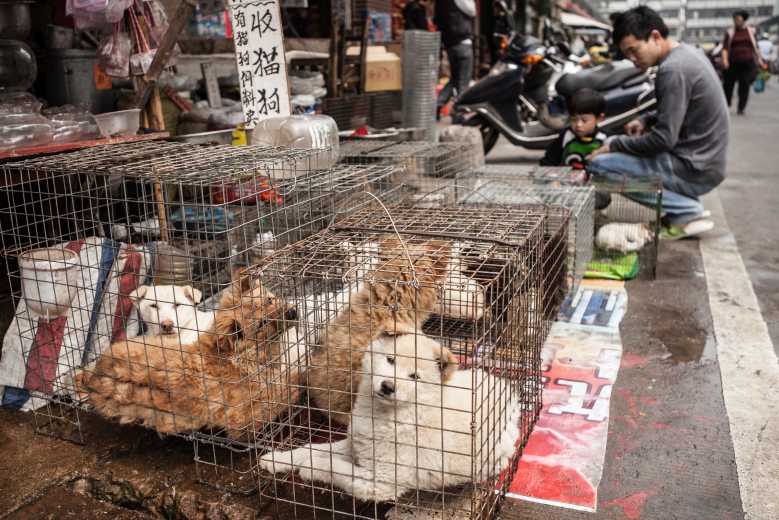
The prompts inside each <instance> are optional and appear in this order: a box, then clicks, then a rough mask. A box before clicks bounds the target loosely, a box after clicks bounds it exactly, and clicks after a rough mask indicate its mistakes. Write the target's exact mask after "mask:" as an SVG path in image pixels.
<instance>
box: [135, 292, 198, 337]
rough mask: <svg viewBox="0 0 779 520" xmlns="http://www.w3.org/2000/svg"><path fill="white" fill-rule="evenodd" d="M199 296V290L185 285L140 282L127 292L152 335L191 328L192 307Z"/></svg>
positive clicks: (194, 321) (194, 319) (192, 322)
mask: <svg viewBox="0 0 779 520" xmlns="http://www.w3.org/2000/svg"><path fill="white" fill-rule="evenodd" d="M201 298H202V295H201V293H200V291H198V290H197V289H195V288H194V287H192V286H189V285H185V286H180V285H142V286H140V287H138V288H137V289H136V290H134V291H133V292H132V293H130V299H131V300H133V302H134V303H135V305H136V307H138V311H139V312H140V315H141V319H142V320H143V322H144V323H146V325H147V326H148V327H149V333H150V334H152V335H160V334H178V332H179V329H184V330H194V329H195V327H196V325H197V323H196V320H197V319H196V314H195V312H196V311H195V306H196V305H197V304H198V303H200V299H201Z"/></svg>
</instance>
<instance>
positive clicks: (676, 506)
mask: <svg viewBox="0 0 779 520" xmlns="http://www.w3.org/2000/svg"><path fill="white" fill-rule="evenodd" d="M775 81H776V80H774V81H773V82H772V84H771V88H769V89H768V90H767V91H766V92H765V93H764V94H762V95H753V97H752V100H751V103H750V106H749V107H748V110H747V116H744V117H735V116H734V118H733V121H732V127H731V130H732V134H731V135H732V138H731V147H730V156H729V165H728V179H727V180H726V181H725V183H724V184H723V185H722V186H721V187H720V188H719V189H718V190H717V191H716V192H715V193H713V194H711V195H710V196H708V197H707V198H706V199H705V201H704V202H705V204H706V206H707V207H708V208H709V209H711V210H712V214H713V218H714V219H715V221H716V222H717V228H716V229H715V230H714V231H712V232H711V233H709V234H707V235H706V236H705V237H702V238H701V239H700V240H688V241H682V242H675V243H663V244H662V247H661V255H660V267H659V271H658V279H657V281H655V282H646V281H634V282H630V283H629V284H628V285H627V287H628V294H629V298H630V304H629V309H628V315H627V316H626V318H625V319H624V320H623V323H622V326H621V334H622V338H623V348H624V352H625V355H624V358H623V362H622V367H621V370H620V375H619V379H618V381H617V384H616V386H615V389H614V394H613V397H612V410H611V414H612V416H611V423H610V429H609V441H608V442H609V444H608V450H607V454H606V466H605V469H604V478H603V482H602V483H601V487H600V495H599V507H598V512H597V513H596V514H594V515H593V514H588V513H578V512H570V511H563V510H560V509H556V508H551V507H544V506H538V505H533V504H527V503H517V502H512V503H510V504H508V505H507V506H506V507H505V508H504V510H503V513H502V516H503V517H504V518H518V517H521V518H523V519H524V518H527V519H556V520H557V519H559V520H566V519H574V518H575V519H579V518H582V519H584V518H604V519H624V518H628V519H630V520H636V519H658V520H660V519H662V520H665V519H690V520H694V519H701V520H704V519H705V520H708V519H719V518H722V519H731V518H747V519H750V520H752V519H754V520H757V519H761V520H762V519H765V520H774V519H776V518H779V510H778V509H777V507H779V506H778V505H777V500H776V498H775V495H776V490H777V489H779V457H777V455H776V446H777V445H779V413H777V412H778V411H779V410H778V409H777V404H776V403H777V402H779V367H778V366H777V360H776V356H775V355H774V350H773V349H774V348H775V347H776V346H777V343H778V342H777V335H778V334H779V290H778V289H779V273H777V271H776V265H777V263H779V262H777V261H779V246H777V244H779V227H777V226H776V224H775V222H774V220H775V218H776V215H777V210H776V208H777V207H778V206H779V204H777V203H779V190H777V185H776V180H775V179H776V176H777V175H779V167H777V164H779V149H777V147H776V144H775V143H776V135H777V132H778V131H779V111H778V110H777V107H779V84H777V83H775ZM539 157H540V154H539V153H536V152H528V151H520V150H518V149H517V148H514V147H512V146H510V145H509V144H508V143H505V142H502V143H499V146H498V147H497V148H496V150H495V152H494V153H493V154H492V155H490V157H489V160H490V161H491V162H493V161H494V162H503V163H505V162H511V163H526V162H534V161H536V160H537V159H538V158H539ZM729 224H730V226H731V227H728V226H729ZM731 230H732V232H731ZM742 257H743V261H742ZM769 333H770V336H769ZM772 338H773V343H772V341H771V339H772Z"/></svg>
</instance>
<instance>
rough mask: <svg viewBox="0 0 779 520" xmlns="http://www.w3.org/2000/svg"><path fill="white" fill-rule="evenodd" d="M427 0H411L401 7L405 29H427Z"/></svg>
mask: <svg viewBox="0 0 779 520" xmlns="http://www.w3.org/2000/svg"><path fill="white" fill-rule="evenodd" d="M426 6H427V0H411V1H410V2H407V3H406V5H405V6H404V7H403V20H404V22H405V29H406V30H407V31H427V30H428V26H427V10H426Z"/></svg>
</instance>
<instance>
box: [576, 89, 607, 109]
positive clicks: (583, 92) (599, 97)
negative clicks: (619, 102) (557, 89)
mask: <svg viewBox="0 0 779 520" xmlns="http://www.w3.org/2000/svg"><path fill="white" fill-rule="evenodd" d="M605 112H606V98H604V97H603V94H601V93H600V92H597V91H595V90H592V89H591V88H580V89H579V90H577V91H576V92H574V94H573V96H571V97H570V98H569V99H568V113H569V114H571V115H572V116H574V115H576V114H595V115H596V116H599V115H601V114H603V113H605Z"/></svg>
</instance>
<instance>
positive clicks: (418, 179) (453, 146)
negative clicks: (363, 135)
mask: <svg viewBox="0 0 779 520" xmlns="http://www.w3.org/2000/svg"><path fill="white" fill-rule="evenodd" d="M475 146H476V145H475V144H473V143H468V142H445V143H428V142H424V141H405V142H399V143H398V142H390V141H381V142H379V141H367V140H366V141H353V142H350V143H345V144H344V146H343V147H342V149H341V151H340V157H341V161H342V162H344V163H347V164H373V163H391V164H397V165H402V166H403V167H404V168H405V175H404V177H403V184H404V185H405V197H406V198H408V199H410V200H414V199H416V198H420V197H422V198H424V199H425V200H428V201H429V200H431V197H430V196H428V194H429V193H431V192H437V193H438V194H439V195H436V196H435V197H433V199H435V198H436V197H438V196H440V195H442V194H443V193H446V192H443V191H439V188H441V187H445V186H448V185H449V184H451V181H452V179H454V178H455V177H456V176H457V174H459V173H462V172H467V171H473V170H474V169H476V168H477V167H478V165H479V157H480V156H479V154H478V153H477V150H475ZM436 200H437V199H436ZM447 202H454V201H452V200H449V201H447Z"/></svg>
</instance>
